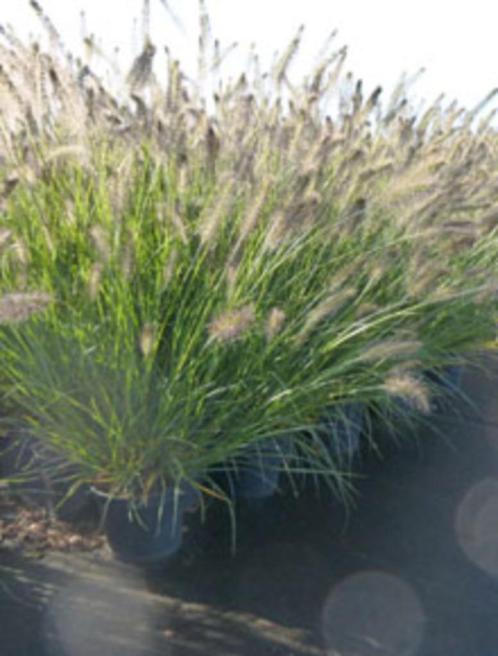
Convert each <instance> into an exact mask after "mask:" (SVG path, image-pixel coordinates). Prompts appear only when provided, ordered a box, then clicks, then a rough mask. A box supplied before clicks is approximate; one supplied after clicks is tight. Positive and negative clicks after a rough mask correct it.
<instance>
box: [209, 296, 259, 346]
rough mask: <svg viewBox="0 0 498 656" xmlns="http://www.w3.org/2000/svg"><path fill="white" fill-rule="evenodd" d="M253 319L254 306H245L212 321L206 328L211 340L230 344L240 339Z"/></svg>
mask: <svg viewBox="0 0 498 656" xmlns="http://www.w3.org/2000/svg"><path fill="white" fill-rule="evenodd" d="M254 319H255V312H254V306H253V305H252V304H249V305H246V306H245V307H243V308H241V309H239V310H232V311H229V312H225V313H223V314H221V315H219V316H218V317H217V318H216V319H213V321H211V323H210V324H209V326H208V331H209V335H210V337H211V339H212V340H214V341H218V342H232V341H234V340H236V339H238V338H240V337H242V336H243V335H244V334H245V333H246V331H247V330H248V328H249V327H250V326H251V325H252V323H253V322H254Z"/></svg>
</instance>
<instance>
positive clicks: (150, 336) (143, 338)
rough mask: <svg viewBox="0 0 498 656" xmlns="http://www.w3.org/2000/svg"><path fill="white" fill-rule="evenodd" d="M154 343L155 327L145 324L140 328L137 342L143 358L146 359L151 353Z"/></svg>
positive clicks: (155, 339) (155, 337)
mask: <svg viewBox="0 0 498 656" xmlns="http://www.w3.org/2000/svg"><path fill="white" fill-rule="evenodd" d="M156 341H157V329H156V327H155V326H154V325H153V324H151V323H147V324H145V326H144V327H143V328H142V332H141V333H140V340H139V345H140V351H141V352H142V355H143V356H144V358H146V357H147V356H149V355H150V354H151V353H152V351H153V349H154V345H155V343H156Z"/></svg>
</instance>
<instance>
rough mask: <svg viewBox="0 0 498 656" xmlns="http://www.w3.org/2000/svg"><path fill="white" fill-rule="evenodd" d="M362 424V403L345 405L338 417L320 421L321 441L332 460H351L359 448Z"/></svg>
mask: <svg viewBox="0 0 498 656" xmlns="http://www.w3.org/2000/svg"><path fill="white" fill-rule="evenodd" d="M364 422H365V407H364V405H363V404H362V403H346V404H345V405H344V406H342V408H341V414H340V415H339V416H338V417H337V416H334V417H333V418H327V417H325V418H324V419H323V420H322V421H321V423H320V431H319V433H320V435H321V440H322V443H323V445H324V447H325V448H326V450H327V451H328V453H329V454H330V456H331V457H332V458H333V459H334V460H343V461H344V460H347V461H351V460H352V458H353V456H354V455H355V453H356V452H357V451H358V449H359V447H360V436H361V433H362V431H363V428H364Z"/></svg>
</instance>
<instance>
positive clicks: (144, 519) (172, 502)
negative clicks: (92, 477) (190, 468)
mask: <svg viewBox="0 0 498 656" xmlns="http://www.w3.org/2000/svg"><path fill="white" fill-rule="evenodd" d="M92 491H93V493H94V494H95V495H96V497H97V499H98V500H99V502H100V504H101V507H102V510H103V513H104V514H103V525H104V530H105V533H106V536H107V540H108V542H109V545H110V547H111V549H112V550H113V552H114V554H115V555H116V556H117V557H118V558H119V559H120V560H122V561H124V562H127V563H131V564H135V565H144V566H147V565H155V564H157V563H160V562H162V561H164V560H166V559H168V558H169V557H171V556H172V555H173V554H175V553H176V552H177V551H178V550H179V549H180V547H181V545H182V533H183V515H184V513H185V512H186V511H189V510H193V509H195V508H197V506H198V505H199V502H200V492H199V491H198V490H197V489H196V488H194V487H193V486H192V485H189V484H187V483H184V484H182V485H181V486H179V487H177V488H174V487H170V488H168V489H167V490H166V492H165V493H164V494H163V495H161V494H151V495H149V497H148V499H147V501H146V502H135V503H133V504H131V503H130V502H129V500H128V499H124V498H111V497H109V496H108V495H107V494H105V493H103V492H100V491H98V490H95V489H93V490H92Z"/></svg>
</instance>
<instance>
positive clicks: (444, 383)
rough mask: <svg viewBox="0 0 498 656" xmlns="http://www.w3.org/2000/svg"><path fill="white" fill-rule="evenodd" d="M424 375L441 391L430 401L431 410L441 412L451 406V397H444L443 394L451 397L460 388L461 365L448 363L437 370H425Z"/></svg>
mask: <svg viewBox="0 0 498 656" xmlns="http://www.w3.org/2000/svg"><path fill="white" fill-rule="evenodd" d="M425 375H426V377H427V379H428V380H429V381H430V382H431V383H433V384H435V385H436V386H437V387H438V388H439V391H440V393H441V394H440V395H437V396H436V398H435V399H434V401H433V403H432V409H433V411H434V412H442V411H444V410H447V409H449V408H450V407H451V398H450V399H448V398H445V397H444V395H447V396H449V397H451V395H454V394H455V393H456V392H458V390H459V389H460V388H461V385H462V376H463V367H459V366H458V365H450V366H448V367H444V368H443V369H442V370H439V371H427V372H426V374H425Z"/></svg>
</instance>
